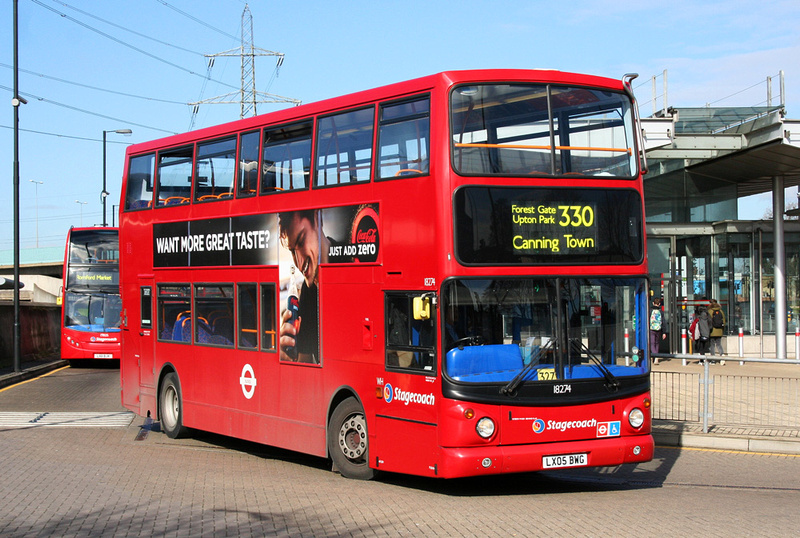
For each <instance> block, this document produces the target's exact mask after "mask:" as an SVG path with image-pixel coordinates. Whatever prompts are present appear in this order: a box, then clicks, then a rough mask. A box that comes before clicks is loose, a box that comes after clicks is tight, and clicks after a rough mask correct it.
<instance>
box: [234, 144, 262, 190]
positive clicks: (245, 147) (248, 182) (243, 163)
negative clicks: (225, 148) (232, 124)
mask: <svg viewBox="0 0 800 538" xmlns="http://www.w3.org/2000/svg"><path fill="white" fill-rule="evenodd" d="M260 142H261V133H259V132H258V131H256V132H254V133H245V134H243V135H242V136H241V137H240V138H239V176H238V178H237V184H236V196H237V197H238V198H244V197H247V196H255V194H256V193H257V192H258V152H259V143H260Z"/></svg>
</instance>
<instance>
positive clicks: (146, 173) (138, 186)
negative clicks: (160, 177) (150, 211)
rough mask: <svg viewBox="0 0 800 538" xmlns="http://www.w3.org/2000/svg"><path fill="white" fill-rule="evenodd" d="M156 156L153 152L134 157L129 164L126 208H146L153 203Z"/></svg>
mask: <svg viewBox="0 0 800 538" xmlns="http://www.w3.org/2000/svg"><path fill="white" fill-rule="evenodd" d="M155 159H156V156H155V155H154V154H152V153H150V154H148V155H139V156H138V157H132V158H131V162H130V164H129V165H128V189H127V192H126V193H125V209H126V210H128V209H146V208H149V207H152V205H153V167H154V165H155Z"/></svg>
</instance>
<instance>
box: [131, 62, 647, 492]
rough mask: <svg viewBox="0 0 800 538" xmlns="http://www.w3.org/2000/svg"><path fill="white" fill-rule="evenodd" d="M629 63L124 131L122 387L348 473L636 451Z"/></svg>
mask: <svg viewBox="0 0 800 538" xmlns="http://www.w3.org/2000/svg"><path fill="white" fill-rule="evenodd" d="M631 78H632V76H628V77H625V78H624V79H623V80H611V79H607V78H600V77H595V76H586V75H577V74H570V73H562V72H558V71H530V70H481V71H458V72H445V73H440V74H437V75H432V76H428V77H424V78H420V79H416V80H411V81H408V82H402V83H398V84H393V85H390V86H385V87H382V88H378V89H374V90H369V91H364V92H360V93H355V94H352V95H347V96H344V97H340V98H336V99H330V100H326V101H322V102H319V103H314V104H307V105H303V106H299V107H296V108H292V109H287V110H282V111H278V112H274V113H270V114H265V115H262V116H256V117H253V118H246V119H242V120H240V121H235V122H232V123H228V124H225V125H220V126H217V127H211V128H207V129H202V130H198V131H195V132H191V133H186V134H181V135H176V136H172V137H169V138H164V139H161V140H156V141H153V142H148V143H143V144H138V145H133V146H130V147H129V148H128V151H127V162H126V166H125V174H124V179H123V183H124V184H123V198H122V202H121V204H122V205H121V215H120V240H121V243H120V249H121V262H122V263H121V266H122V283H123V284H122V301H123V307H124V314H123V324H122V328H123V336H122V338H123V344H122V349H123V354H122V355H123V357H122V360H121V375H122V380H121V382H122V403H123V405H124V406H125V407H127V408H129V409H131V410H133V411H135V412H137V413H139V414H141V415H155V414H157V415H158V419H159V420H160V422H161V428H162V430H164V431H165V432H166V433H167V434H168V435H169V436H172V437H176V436H179V435H181V434H183V433H185V431H186V429H187V428H189V429H192V428H194V429H200V430H207V431H211V432H216V433H219V434H224V435H228V436H233V437H237V438H243V439H248V440H251V441H256V442H259V443H264V444H268V445H274V446H278V447H282V448H286V449H291V450H295V451H300V452H305V453H309V454H313V455H317V456H320V457H328V458H330V459H331V460H332V461H333V466H334V468H335V469H336V470H338V471H339V472H340V473H341V474H342V475H344V476H346V477H352V478H361V479H368V478H371V477H372V476H373V475H374V473H375V472H376V471H392V472H401V473H410V474H416V475H424V476H432V477H445V478H449V477H462V476H469V475H484V474H493V473H512V472H527V471H537V470H540V469H553V468H561V467H580V466H601V465H602V466H606V465H618V464H622V463H634V462H643V461H648V460H650V459H651V458H652V456H653V438H652V435H651V433H650V428H651V418H650V392H649V391H650V378H649V373H650V372H649V361H648V358H647V357H646V355H645V352H644V349H645V348H646V347H647V346H646V345H645V342H646V341H647V326H646V320H647V313H648V304H647V292H648V288H647V282H646V275H647V270H646V262H645V260H646V256H645V233H644V209H643V207H644V206H643V198H642V166H641V164H640V152H641V151H642V150H641V144H640V142H639V141H638V140H637V138H638V137H639V133H640V129H639V123H638V120H637V117H636V114H635V111H636V106H635V102H634V98H633V95H632V91H631V87H630V80H631Z"/></svg>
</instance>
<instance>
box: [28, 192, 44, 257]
mask: <svg viewBox="0 0 800 538" xmlns="http://www.w3.org/2000/svg"><path fill="white" fill-rule="evenodd" d="M28 181H30V182H31V183H33V185H34V187H36V198H35V200H36V248H39V185H44V181H34V180H33V179H29V180H28Z"/></svg>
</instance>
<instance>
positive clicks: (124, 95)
mask: <svg viewBox="0 0 800 538" xmlns="http://www.w3.org/2000/svg"><path fill="white" fill-rule="evenodd" d="M0 67H5V68H8V69H13V67H12V66H10V65H8V64H4V63H2V62H0ZM17 70H18V71H19V72H20V73H25V74H27V75H33V76H35V77H39V78H45V79H48V80H55V81H56V82H61V83H62V84H71V85H72V86H78V87H79V88H86V89H89V90H95V91H98V92H104V93H110V94H113V95H119V96H122V97H130V98H132V99H142V100H144V101H153V102H156V103H166V104H168V105H183V106H188V104H189V103H185V102H182V101H171V100H169V99H159V98H158V97H147V96H144V95H134V94H132V93H125V92H120V91H117V90H109V89H107V88H98V87H97V86H90V85H89V84H83V83H81V82H75V81H72V80H66V79H63V78H58V77H53V76H50V75H45V74H43V73H37V72H36V71H29V70H27V69H19V68H17Z"/></svg>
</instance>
